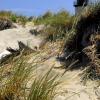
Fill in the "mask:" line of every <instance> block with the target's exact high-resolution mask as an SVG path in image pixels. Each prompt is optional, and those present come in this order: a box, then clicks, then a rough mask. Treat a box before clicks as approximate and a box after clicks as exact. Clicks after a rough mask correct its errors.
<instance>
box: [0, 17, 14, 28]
mask: <svg viewBox="0 0 100 100" xmlns="http://www.w3.org/2000/svg"><path fill="white" fill-rule="evenodd" d="M9 28H13V24H12V22H11V21H10V20H9V19H5V18H0V30H4V29H9Z"/></svg>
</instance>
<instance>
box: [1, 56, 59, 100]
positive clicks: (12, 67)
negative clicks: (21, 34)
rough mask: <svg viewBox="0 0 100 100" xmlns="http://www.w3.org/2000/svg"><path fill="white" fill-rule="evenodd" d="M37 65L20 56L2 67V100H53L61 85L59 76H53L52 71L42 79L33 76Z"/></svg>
mask: <svg viewBox="0 0 100 100" xmlns="http://www.w3.org/2000/svg"><path fill="white" fill-rule="evenodd" d="M28 59H29V58H28ZM36 65H37V64H34V63H28V62H27V58H26V57H23V56H20V57H19V58H17V59H16V60H14V61H11V63H9V65H7V66H5V65H4V66H0V100H22V99H24V100H52V98H53V97H54V96H55V94H56V92H55V90H56V86H57V85H58V84H59V83H58V82H57V80H56V79H57V75H54V76H53V75H52V74H51V72H52V69H50V70H49V71H48V72H47V73H45V74H44V75H43V76H41V74H40V76H41V77H39V76H38V75H37V76H35V75H34V74H33V75H32V73H33V72H35V70H36ZM5 67H6V68H5ZM32 77H33V78H34V79H33V80H30V79H31V78H32ZM29 82H31V84H32V86H31V84H30V86H29V85H28V84H29ZM27 86H28V87H27Z"/></svg>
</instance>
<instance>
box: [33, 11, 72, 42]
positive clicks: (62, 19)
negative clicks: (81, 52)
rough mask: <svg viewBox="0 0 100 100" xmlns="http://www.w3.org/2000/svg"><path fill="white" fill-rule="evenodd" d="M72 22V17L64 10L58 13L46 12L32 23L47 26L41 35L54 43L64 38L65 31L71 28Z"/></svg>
mask: <svg viewBox="0 0 100 100" xmlns="http://www.w3.org/2000/svg"><path fill="white" fill-rule="evenodd" d="M73 20H74V16H72V15H70V14H69V13H68V12H67V11H66V10H61V11H59V12H58V13H52V12H50V11H48V12H46V13H45V14H44V15H43V16H40V17H38V18H37V19H36V20H35V21H34V23H35V24H44V25H45V26H47V27H46V28H45V29H44V30H43V31H42V33H43V34H44V35H45V36H47V39H48V40H50V41H55V40H56V39H62V38H64V37H65V35H66V33H67V31H69V30H70V29H71V28H72V24H73Z"/></svg>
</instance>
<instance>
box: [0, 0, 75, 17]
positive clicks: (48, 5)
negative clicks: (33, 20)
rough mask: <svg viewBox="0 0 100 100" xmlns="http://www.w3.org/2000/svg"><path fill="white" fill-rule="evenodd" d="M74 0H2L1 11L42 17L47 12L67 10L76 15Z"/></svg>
mask: <svg viewBox="0 0 100 100" xmlns="http://www.w3.org/2000/svg"><path fill="white" fill-rule="evenodd" d="M73 2H74V0H0V11H1V10H7V11H9V10H11V11H14V12H16V13H19V14H22V15H27V16H40V15H42V14H43V13H45V12H46V11H53V12H57V11H59V10H61V9H66V10H67V11H69V12H70V13H72V14H73V13H74V7H73Z"/></svg>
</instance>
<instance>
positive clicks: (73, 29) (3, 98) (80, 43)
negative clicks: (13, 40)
mask: <svg viewBox="0 0 100 100" xmlns="http://www.w3.org/2000/svg"><path fill="white" fill-rule="evenodd" d="M99 17H100V4H99V3H97V4H95V5H92V6H89V7H87V9H84V10H83V12H82V13H81V14H80V16H79V15H78V16H74V15H71V14H70V13H68V12H67V11H65V10H61V11H59V12H57V13H52V12H50V11H48V12H46V13H45V14H44V15H42V16H39V17H37V18H34V19H32V20H31V21H30V18H27V17H25V16H20V15H17V14H14V13H12V12H5V11H1V12H0V30H5V29H9V28H12V27H13V23H20V24H21V25H25V24H26V23H27V22H32V23H34V25H36V26H38V25H44V26H45V28H44V29H42V30H40V31H38V34H39V36H40V37H41V36H42V37H45V39H46V43H45V45H44V46H43V47H42V48H39V50H37V48H36V51H34V50H33V51H31V52H30V49H29V50H27V51H26V52H25V50H24V49H25V48H24V49H21V50H19V51H18V54H17V55H16V54H15V55H14V53H13V54H12V55H10V57H4V58H3V59H4V60H3V62H2V60H0V100H57V99H54V98H55V96H56V95H57V93H58V91H57V88H58V86H59V85H60V84H61V83H60V81H59V76H63V75H64V74H65V73H66V72H67V71H69V70H71V71H72V70H74V69H75V70H77V69H80V70H82V73H81V75H80V77H81V79H82V81H83V82H86V81H87V80H99V81H100V34H99V33H100V18H99ZM5 19H6V20H5ZM5 21H6V23H5ZM33 31H34V30H33ZM34 32H37V30H35V31H34ZM16 51H17V50H16ZM62 55H63V56H62ZM53 56H55V57H56V58H57V60H58V61H59V62H62V63H63V64H62V66H61V69H63V68H64V70H65V72H64V73H62V74H61V75H58V74H54V70H56V69H54V67H55V65H52V66H51V67H48V66H49V64H48V66H46V69H45V70H46V71H42V72H41V71H40V69H39V68H41V66H42V67H43V65H42V64H43V63H45V61H48V59H49V58H50V57H53ZM32 58H34V59H32ZM31 59H32V60H31ZM30 60H31V61H30ZM4 61H7V62H6V63H5V62H4ZM47 63H48V62H47ZM47 69H48V70H47ZM42 70H44V69H42ZM99 84H100V83H99ZM69 97H70V96H69ZM91 100H92V99H91Z"/></svg>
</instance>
